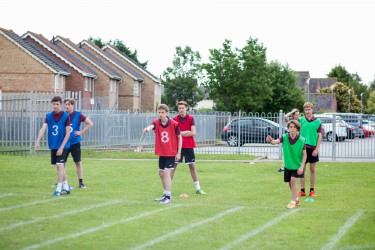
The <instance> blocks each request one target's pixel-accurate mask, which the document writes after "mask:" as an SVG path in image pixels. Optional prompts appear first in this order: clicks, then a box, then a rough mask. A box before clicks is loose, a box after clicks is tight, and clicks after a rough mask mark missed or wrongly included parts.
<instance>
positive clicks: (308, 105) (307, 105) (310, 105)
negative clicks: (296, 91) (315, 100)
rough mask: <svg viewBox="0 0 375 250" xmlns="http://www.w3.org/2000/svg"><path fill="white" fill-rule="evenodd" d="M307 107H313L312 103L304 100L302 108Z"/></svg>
mask: <svg viewBox="0 0 375 250" xmlns="http://www.w3.org/2000/svg"><path fill="white" fill-rule="evenodd" d="M308 107H310V108H312V109H313V108H314V104H312V103H311V102H305V104H303V108H308Z"/></svg>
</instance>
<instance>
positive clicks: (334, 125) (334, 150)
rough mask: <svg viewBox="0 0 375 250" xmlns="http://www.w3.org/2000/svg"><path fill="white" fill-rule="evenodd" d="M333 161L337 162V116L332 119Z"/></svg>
mask: <svg viewBox="0 0 375 250" xmlns="http://www.w3.org/2000/svg"><path fill="white" fill-rule="evenodd" d="M322 137H323V135H322ZM322 140H323V138H322ZM332 161H336V115H335V114H334V115H333V119H332Z"/></svg>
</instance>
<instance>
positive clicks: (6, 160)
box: [0, 155, 375, 249]
mask: <svg viewBox="0 0 375 250" xmlns="http://www.w3.org/2000/svg"><path fill="white" fill-rule="evenodd" d="M83 164H84V171H85V179H84V180H85V184H86V185H87V189H86V190H80V189H78V188H76V187H77V184H78V183H77V180H76V174H75V167H74V166H73V163H72V162H71V160H70V161H69V163H68V180H69V184H70V185H72V186H74V187H75V189H74V190H73V191H72V193H71V194H70V195H68V196H64V197H51V196H50V195H51V194H52V192H53V191H54V189H53V188H52V187H51V185H52V184H54V183H55V182H56V176H57V174H56V170H55V169H54V168H52V167H51V166H50V165H49V158H44V157H32V158H30V157H17V156H3V155H1V156H0V180H1V181H0V249H57V248H60V249H375V197H374V184H375V166H374V163H331V162H329V163H325V162H321V163H319V164H318V168H317V173H318V179H317V184H316V191H317V194H318V196H317V197H316V198H315V199H314V200H315V201H314V202H306V201H305V199H306V198H307V197H306V198H305V199H302V202H301V205H300V207H298V208H296V209H293V210H288V209H286V208H285V206H286V205H287V203H288V202H289V201H290V192H289V189H288V187H287V184H286V183H283V180H282V174H280V173H278V172H277V169H278V168H279V166H280V163H278V162H276V163H266V162H256V163H255V164H249V163H238V162H201V163H197V168H198V174H199V177H200V182H201V186H202V188H203V189H204V190H205V191H206V192H207V193H208V194H207V195H196V194H195V192H194V191H195V189H194V185H193V182H192V180H191V177H190V173H189V171H188V167H186V166H180V167H179V168H178V170H177V173H176V176H175V179H174V182H173V187H172V194H173V203H172V205H161V204H158V203H157V202H155V201H154V198H157V197H160V196H161V194H162V189H161V183H160V180H159V177H158V174H157V162H156V160H152V159H151V160H120V159H115V160H101V159H84V161H83ZM182 193H186V194H188V195H189V197H188V198H180V197H179V195H180V194H182Z"/></svg>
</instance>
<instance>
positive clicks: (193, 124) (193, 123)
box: [190, 117, 195, 126]
mask: <svg viewBox="0 0 375 250" xmlns="http://www.w3.org/2000/svg"><path fill="white" fill-rule="evenodd" d="M190 126H195V120H194V117H191V122H190Z"/></svg>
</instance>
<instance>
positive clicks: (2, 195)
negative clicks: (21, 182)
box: [0, 193, 14, 198]
mask: <svg viewBox="0 0 375 250" xmlns="http://www.w3.org/2000/svg"><path fill="white" fill-rule="evenodd" d="M12 195H14V194H11V193H9V194H0V198H3V197H7V196H12Z"/></svg>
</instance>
